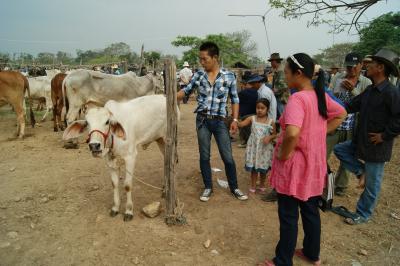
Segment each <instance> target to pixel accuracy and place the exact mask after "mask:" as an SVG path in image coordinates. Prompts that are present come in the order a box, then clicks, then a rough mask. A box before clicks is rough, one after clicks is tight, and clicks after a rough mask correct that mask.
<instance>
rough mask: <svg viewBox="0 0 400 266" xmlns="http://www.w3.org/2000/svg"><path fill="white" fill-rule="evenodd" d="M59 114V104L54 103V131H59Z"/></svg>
mask: <svg viewBox="0 0 400 266" xmlns="http://www.w3.org/2000/svg"><path fill="white" fill-rule="evenodd" d="M57 118H58V114H57V106H56V105H54V106H53V129H54V132H57V131H58V125H57V124H58V123H57V122H58V121H57V120H58V119H57Z"/></svg>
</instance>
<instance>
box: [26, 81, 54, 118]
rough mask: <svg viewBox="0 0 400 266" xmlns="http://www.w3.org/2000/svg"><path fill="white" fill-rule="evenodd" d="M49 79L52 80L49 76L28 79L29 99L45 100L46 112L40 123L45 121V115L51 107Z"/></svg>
mask: <svg viewBox="0 0 400 266" xmlns="http://www.w3.org/2000/svg"><path fill="white" fill-rule="evenodd" d="M51 79H52V78H50V77H49V76H39V77H33V78H28V82H29V88H30V90H31V97H32V98H33V99H39V98H42V97H44V98H45V99H46V112H45V114H44V115H43V118H42V121H44V120H45V119H46V116H47V114H48V113H49V112H50V110H51V109H52V107H53V104H52V102H51Z"/></svg>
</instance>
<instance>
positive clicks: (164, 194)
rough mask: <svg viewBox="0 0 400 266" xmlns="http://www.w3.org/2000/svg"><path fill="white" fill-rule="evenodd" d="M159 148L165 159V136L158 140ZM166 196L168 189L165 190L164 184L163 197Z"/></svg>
mask: <svg viewBox="0 0 400 266" xmlns="http://www.w3.org/2000/svg"><path fill="white" fill-rule="evenodd" d="M156 142H157V145H158V148H159V149H160V152H161V155H162V156H163V159H164V157H165V140H164V138H159V139H157V140H156ZM165 196H166V191H165V185H164V186H163V189H162V192H161V198H165Z"/></svg>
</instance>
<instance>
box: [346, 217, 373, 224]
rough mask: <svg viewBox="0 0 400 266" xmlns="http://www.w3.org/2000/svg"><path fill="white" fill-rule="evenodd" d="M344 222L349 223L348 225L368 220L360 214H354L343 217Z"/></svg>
mask: <svg viewBox="0 0 400 266" xmlns="http://www.w3.org/2000/svg"><path fill="white" fill-rule="evenodd" d="M344 222H345V223H347V224H349V225H358V224H364V223H367V222H368V220H366V219H364V218H362V217H361V216H355V217H349V218H345V219H344Z"/></svg>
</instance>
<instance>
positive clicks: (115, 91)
mask: <svg viewBox="0 0 400 266" xmlns="http://www.w3.org/2000/svg"><path fill="white" fill-rule="evenodd" d="M46 74H47V75H46V76H39V77H25V76H24V75H22V74H21V73H19V72H15V71H2V72H0V107H1V106H2V105H4V104H7V103H8V104H10V105H11V106H12V108H13V110H14V111H15V112H16V114H17V124H18V126H17V135H18V137H19V138H23V137H24V132H25V116H24V111H25V109H26V107H25V98H27V99H28V104H29V110H30V118H31V119H30V120H31V124H32V126H34V125H35V123H36V122H35V119H34V115H33V107H32V101H33V100H37V101H39V105H40V104H43V103H45V106H46V112H45V114H44V115H43V117H42V119H41V120H42V121H44V120H45V119H46V117H47V115H48V113H49V112H50V110H53V120H54V131H58V129H61V130H63V129H64V125H63V123H62V122H61V120H62V118H61V115H62V111H63V110H65V111H66V118H67V120H68V121H74V120H76V119H77V117H78V115H79V111H80V110H82V108H84V107H85V106H88V105H90V104H95V105H97V106H104V104H105V103H106V101H108V100H116V101H126V100H130V99H134V98H137V97H140V96H144V95H150V94H159V93H161V92H162V91H163V86H164V85H163V79H162V76H160V75H158V74H147V75H146V76H143V77H138V76H136V74H135V73H133V72H128V73H125V74H123V75H118V76H116V75H110V74H103V73H101V72H97V71H91V70H84V69H79V70H74V71H71V72H66V73H60V71H59V70H46ZM64 106H65V109H64ZM38 108H39V107H38ZM64 121H65V120H64ZM65 122H66V121H65Z"/></svg>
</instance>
